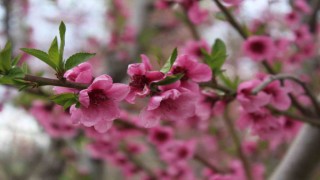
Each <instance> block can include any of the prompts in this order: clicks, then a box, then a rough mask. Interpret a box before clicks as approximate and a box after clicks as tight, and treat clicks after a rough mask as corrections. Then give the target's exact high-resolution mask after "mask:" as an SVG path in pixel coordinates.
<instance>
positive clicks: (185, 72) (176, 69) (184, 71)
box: [172, 66, 188, 80]
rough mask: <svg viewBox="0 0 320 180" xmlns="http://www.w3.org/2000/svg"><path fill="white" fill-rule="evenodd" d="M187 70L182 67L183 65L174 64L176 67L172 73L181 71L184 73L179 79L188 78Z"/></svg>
mask: <svg viewBox="0 0 320 180" xmlns="http://www.w3.org/2000/svg"><path fill="white" fill-rule="evenodd" d="M187 72H188V70H187V69H185V68H183V67H180V66H176V67H174V69H173V72H172V73H173V74H179V73H182V74H184V76H183V77H182V78H181V80H188V77H187Z"/></svg>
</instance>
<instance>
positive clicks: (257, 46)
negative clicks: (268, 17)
mask: <svg viewBox="0 0 320 180" xmlns="http://www.w3.org/2000/svg"><path fill="white" fill-rule="evenodd" d="M250 49H251V50H252V51H253V52H255V53H258V54H262V53H264V52H265V49H266V46H265V44H264V43H262V42H260V41H256V42H253V43H252V44H251V46H250Z"/></svg>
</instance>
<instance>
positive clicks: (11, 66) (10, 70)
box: [0, 42, 26, 88]
mask: <svg viewBox="0 0 320 180" xmlns="http://www.w3.org/2000/svg"><path fill="white" fill-rule="evenodd" d="M11 53H12V46H11V43H10V42H7V43H6V45H5V47H4V48H3V49H2V50H1V51H0V84H5V85H17V86H20V88H21V86H25V85H26V83H25V82H20V81H16V79H17V78H22V77H24V74H25V73H24V71H23V69H22V68H20V67H17V64H18V62H19V60H20V58H21V56H17V57H15V58H13V59H12V55H11Z"/></svg>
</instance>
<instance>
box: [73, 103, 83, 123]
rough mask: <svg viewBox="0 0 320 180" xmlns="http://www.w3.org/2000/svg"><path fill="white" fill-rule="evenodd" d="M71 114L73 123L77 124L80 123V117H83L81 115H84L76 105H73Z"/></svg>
mask: <svg viewBox="0 0 320 180" xmlns="http://www.w3.org/2000/svg"><path fill="white" fill-rule="evenodd" d="M70 114H71V120H72V123H73V124H75V125H77V124H80V119H81V116H82V112H81V110H80V109H78V108H76V106H75V105H72V106H71V107H70Z"/></svg>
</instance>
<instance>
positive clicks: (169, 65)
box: [160, 48, 178, 73]
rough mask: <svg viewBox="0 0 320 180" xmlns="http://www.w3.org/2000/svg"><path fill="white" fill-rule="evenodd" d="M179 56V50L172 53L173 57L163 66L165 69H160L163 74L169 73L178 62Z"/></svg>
mask: <svg viewBox="0 0 320 180" xmlns="http://www.w3.org/2000/svg"><path fill="white" fill-rule="evenodd" d="M177 56H178V50H177V48H175V49H174V50H173V51H172V53H171V56H170V57H169V59H168V60H167V62H166V63H165V64H164V65H163V67H162V68H161V69H160V71H161V72H163V73H167V72H169V71H170V69H171V67H172V65H173V63H174V62H175V61H176V59H177Z"/></svg>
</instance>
